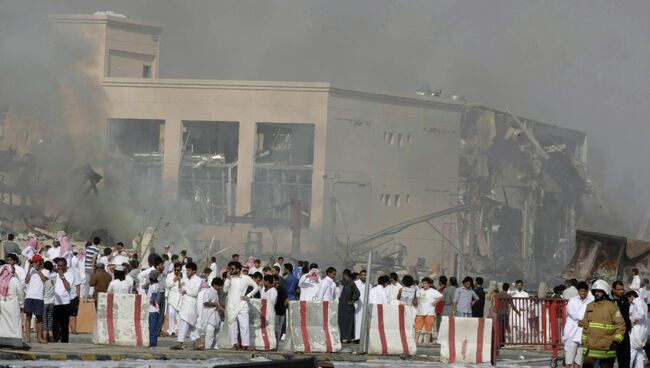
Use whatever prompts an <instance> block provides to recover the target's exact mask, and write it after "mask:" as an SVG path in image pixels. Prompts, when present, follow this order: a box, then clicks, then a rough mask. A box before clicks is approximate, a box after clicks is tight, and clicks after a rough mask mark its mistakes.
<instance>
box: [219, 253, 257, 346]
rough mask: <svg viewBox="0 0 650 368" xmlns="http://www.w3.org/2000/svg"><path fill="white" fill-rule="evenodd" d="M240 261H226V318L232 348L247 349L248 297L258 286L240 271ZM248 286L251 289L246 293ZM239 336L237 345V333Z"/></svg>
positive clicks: (248, 338) (248, 344) (248, 341)
mask: <svg viewBox="0 0 650 368" xmlns="http://www.w3.org/2000/svg"><path fill="white" fill-rule="evenodd" d="M241 269H242V266H241V263H239V262H236V261H232V262H230V263H228V279H226V282H225V284H224V287H223V289H224V291H225V292H226V293H228V298H227V299H226V318H227V323H229V324H230V343H231V345H232V348H233V350H238V349H240V348H241V349H242V350H248V349H249V346H250V333H249V320H248V299H250V298H251V297H252V296H253V295H255V294H256V293H257V291H258V288H259V286H258V285H257V284H256V283H255V281H253V279H252V278H250V277H249V276H246V275H242V273H241ZM249 287H250V288H251V289H252V290H251V291H249V292H248V293H247V290H248V289H249ZM238 332H239V337H240V338H241V346H239V345H238V343H237V342H238V339H237V335H238Z"/></svg>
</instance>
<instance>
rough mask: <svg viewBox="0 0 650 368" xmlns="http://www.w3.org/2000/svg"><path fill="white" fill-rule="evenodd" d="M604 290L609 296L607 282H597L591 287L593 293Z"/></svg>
mask: <svg viewBox="0 0 650 368" xmlns="http://www.w3.org/2000/svg"><path fill="white" fill-rule="evenodd" d="M594 290H602V291H604V292H605V294H607V295H609V290H610V288H609V284H608V283H607V281H605V280H596V281H594V283H593V285H591V291H594Z"/></svg>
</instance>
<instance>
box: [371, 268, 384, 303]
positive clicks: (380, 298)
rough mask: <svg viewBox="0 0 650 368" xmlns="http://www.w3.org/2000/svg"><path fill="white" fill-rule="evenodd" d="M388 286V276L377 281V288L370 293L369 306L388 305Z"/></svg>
mask: <svg viewBox="0 0 650 368" xmlns="http://www.w3.org/2000/svg"><path fill="white" fill-rule="evenodd" d="M387 285H388V276H386V275H383V276H379V278H378V279H377V286H375V287H373V288H372V289H370V293H368V305H370V304H375V305H383V304H388V295H387V294H386V286H387Z"/></svg>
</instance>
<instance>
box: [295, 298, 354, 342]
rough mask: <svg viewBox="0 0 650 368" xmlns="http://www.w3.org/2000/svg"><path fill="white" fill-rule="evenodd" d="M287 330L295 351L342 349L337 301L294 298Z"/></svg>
mask: <svg viewBox="0 0 650 368" xmlns="http://www.w3.org/2000/svg"><path fill="white" fill-rule="evenodd" d="M287 333H288V334H290V335H291V337H290V339H291V344H290V345H291V347H289V346H287V348H288V349H290V350H292V351H294V352H305V353H332V352H336V351H339V350H341V338H340V336H341V335H340V333H339V323H338V303H337V302H307V301H292V302H290V303H289V315H288V320H287Z"/></svg>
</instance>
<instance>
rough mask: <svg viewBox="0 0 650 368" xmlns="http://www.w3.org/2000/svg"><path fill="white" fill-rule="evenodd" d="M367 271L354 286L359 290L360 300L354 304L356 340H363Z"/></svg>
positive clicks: (360, 274)
mask: <svg viewBox="0 0 650 368" xmlns="http://www.w3.org/2000/svg"><path fill="white" fill-rule="evenodd" d="M366 275H367V272H366V270H361V272H359V276H358V277H357V279H356V280H354V284H355V285H356V286H357V289H359V294H360V296H359V299H358V300H357V301H356V302H355V303H354V339H355V340H360V339H361V323H362V322H363V309H364V298H365V297H366Z"/></svg>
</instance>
